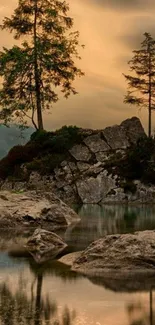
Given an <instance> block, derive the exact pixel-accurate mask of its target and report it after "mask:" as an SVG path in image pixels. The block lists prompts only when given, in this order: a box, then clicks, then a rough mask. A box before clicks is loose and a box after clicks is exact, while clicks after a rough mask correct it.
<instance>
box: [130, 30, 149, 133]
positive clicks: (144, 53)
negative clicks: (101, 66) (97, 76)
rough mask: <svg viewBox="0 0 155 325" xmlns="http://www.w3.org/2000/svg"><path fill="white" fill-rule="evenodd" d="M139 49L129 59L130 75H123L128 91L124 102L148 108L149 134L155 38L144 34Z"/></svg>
mask: <svg viewBox="0 0 155 325" xmlns="http://www.w3.org/2000/svg"><path fill="white" fill-rule="evenodd" d="M144 37H145V38H144V41H143V42H142V43H141V49H140V50H134V51H133V58H132V59H131V60H130V61H129V66H130V71H132V72H133V74H132V75H124V77H125V79H126V81H127V82H128V89H129V90H128V92H127V95H126V96H125V99H124V102H125V103H129V104H132V105H137V106H138V107H140V108H141V107H144V108H147V109H148V113H149V126H148V135H149V137H150V136H151V112H152V110H154V109H155V40H154V39H153V38H152V37H151V35H150V34H149V33H145V34H144Z"/></svg>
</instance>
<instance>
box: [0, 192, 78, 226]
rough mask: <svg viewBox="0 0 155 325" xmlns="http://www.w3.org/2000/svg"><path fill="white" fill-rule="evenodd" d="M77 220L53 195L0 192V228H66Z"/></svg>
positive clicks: (75, 215)
mask: <svg viewBox="0 0 155 325" xmlns="http://www.w3.org/2000/svg"><path fill="white" fill-rule="evenodd" d="M78 220H79V217H78V215H77V214H76V213H75V212H74V211H73V210H72V209H71V208H69V207H68V206H67V205H66V204H65V203H63V202H62V201H61V200H60V199H59V198H58V197H56V195H55V194H53V193H46V192H45V193H44V192H35V191H31V192H25V193H20V192H19V193H15V192H8V191H1V192H0V226H1V227H4V226H7V227H10V228H12V227H17V226H19V227H22V226H23V227H37V226H38V225H42V226H45V227H47V226H48V228H50V229H55V228H61V227H67V225H69V224H71V223H72V222H77V221H78Z"/></svg>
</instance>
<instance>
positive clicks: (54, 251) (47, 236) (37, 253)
mask: <svg viewBox="0 0 155 325" xmlns="http://www.w3.org/2000/svg"><path fill="white" fill-rule="evenodd" d="M25 247H26V248H27V250H28V251H29V252H30V253H31V255H32V256H33V257H34V259H35V261H36V262H37V263H39V262H44V261H47V260H48V259H54V258H55V257H56V256H57V255H58V254H59V253H60V252H62V251H63V250H64V249H65V248H66V247H67V244H66V243H65V242H64V241H63V239H62V238H61V237H59V236H58V235H56V234H55V233H53V232H51V231H47V230H44V229H36V230H35V232H34V234H33V235H32V236H31V237H30V238H29V239H28V241H27V243H26V245H25Z"/></svg>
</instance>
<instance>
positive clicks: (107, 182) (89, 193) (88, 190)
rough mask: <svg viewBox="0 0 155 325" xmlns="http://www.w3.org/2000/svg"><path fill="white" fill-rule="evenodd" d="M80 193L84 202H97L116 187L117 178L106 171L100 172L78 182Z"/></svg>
mask: <svg viewBox="0 0 155 325" xmlns="http://www.w3.org/2000/svg"><path fill="white" fill-rule="evenodd" d="M76 186H77V191H78V195H79V197H80V199H81V201H82V202H83V203H84V204H90V203H92V204H96V203H99V202H101V200H102V199H103V198H104V197H105V196H106V195H107V193H108V192H109V191H110V190H111V189H112V188H114V187H116V184H115V180H114V179H113V178H112V177H111V176H108V175H107V173H106V172H102V173H100V174H99V175H98V176H97V177H96V178H95V177H89V178H87V179H85V180H80V181H77V182H76Z"/></svg>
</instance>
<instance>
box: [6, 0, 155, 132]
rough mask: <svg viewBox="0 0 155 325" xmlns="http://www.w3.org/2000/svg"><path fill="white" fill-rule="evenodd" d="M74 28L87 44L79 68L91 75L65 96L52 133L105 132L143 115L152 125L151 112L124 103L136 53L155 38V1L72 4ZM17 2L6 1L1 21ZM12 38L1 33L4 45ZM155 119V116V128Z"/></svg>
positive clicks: (49, 120)
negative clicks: (64, 129) (72, 128)
mask: <svg viewBox="0 0 155 325" xmlns="http://www.w3.org/2000/svg"><path fill="white" fill-rule="evenodd" d="M68 2H69V4H70V12H71V16H72V17H73V18H74V22H75V24H74V27H75V29H78V30H79V31H80V40H81V43H82V44H85V49H84V50H83V51H82V53H81V56H82V60H81V61H79V62H78V64H79V66H80V67H81V68H82V70H83V71H84V72H85V77H82V78H80V79H79V80H77V81H76V88H77V91H78V92H79V94H78V95H76V96H71V97H70V98H69V99H68V100H64V99H63V98H62V99H61V100H60V101H59V102H58V103H57V104H56V105H54V106H53V108H52V109H51V112H50V114H46V115H45V116H44V118H45V123H46V127H47V128H48V129H52V128H58V127H61V126H62V125H64V124H67V125H78V126H82V127H88V128H89V127H90V128H103V127H105V126H107V125H112V124H116V123H120V122H121V121H122V120H123V119H126V118H128V117H131V116H133V115H137V116H138V117H140V118H141V121H142V123H143V124H144V126H145V127H147V111H145V110H144V111H143V110H142V111H141V112H139V111H138V109H137V108H136V107H131V106H128V105H125V104H124V103H123V97H124V94H125V92H126V82H125V80H124V77H123V75H122V73H124V72H127V71H128V65H127V62H128V60H129V59H130V58H131V57H132V50H133V49H136V48H139V46H140V42H141V40H142V39H143V33H144V32H151V33H152V34H153V33H154V34H155V2H154V0H147V1H146V0H68ZM16 4H17V0H0V21H2V18H3V17H4V16H9V15H10V14H11V12H12V10H13V8H14V7H15V6H16ZM11 45H12V37H11V36H10V35H9V34H7V33H6V32H4V31H3V32H2V31H1V32H0V47H2V46H7V47H9V46H11ZM154 115H155V113H154ZM154 128H155V118H153V129H154Z"/></svg>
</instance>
